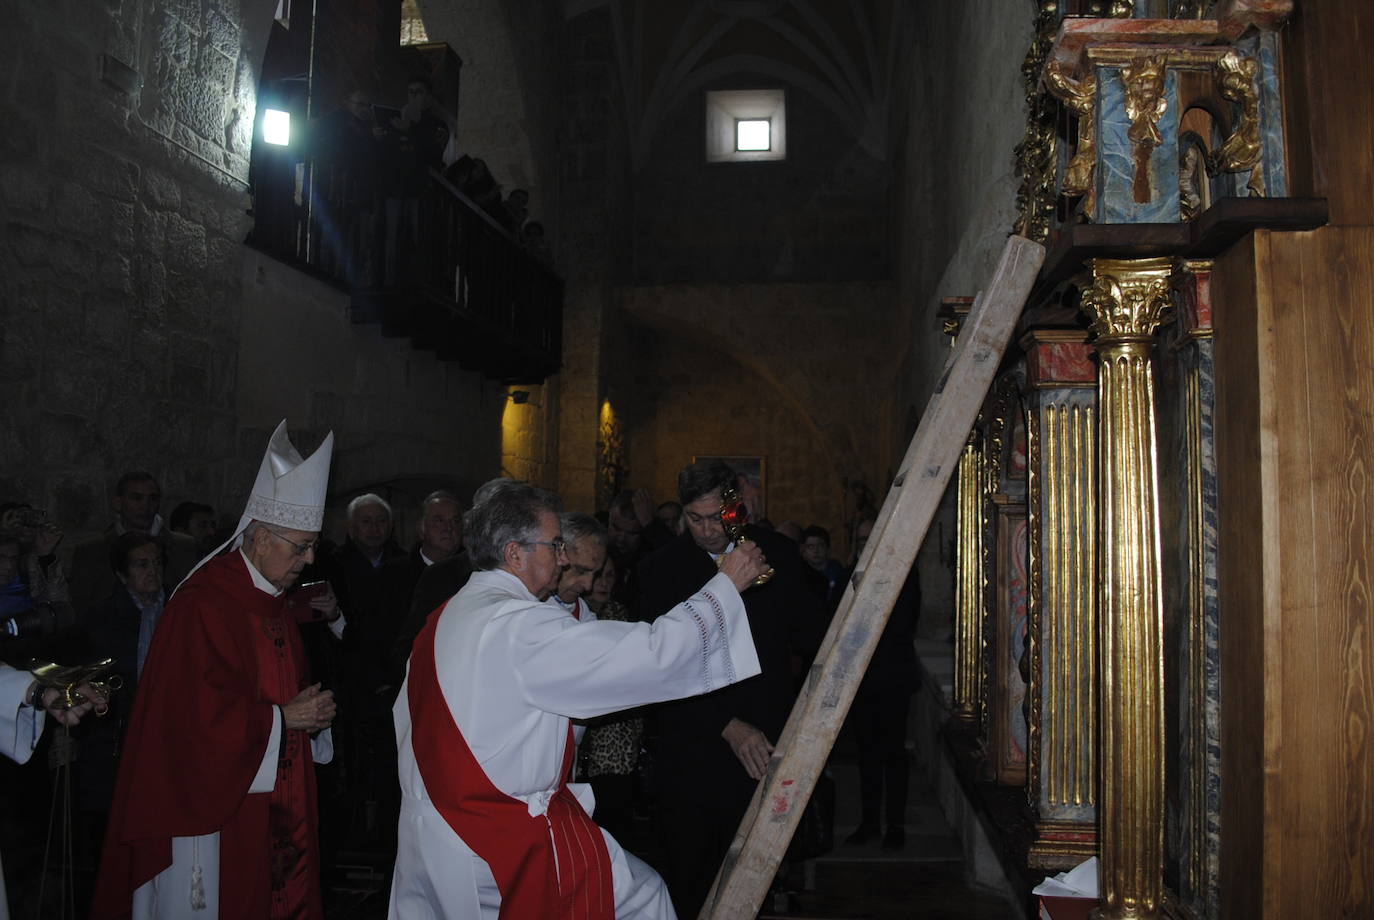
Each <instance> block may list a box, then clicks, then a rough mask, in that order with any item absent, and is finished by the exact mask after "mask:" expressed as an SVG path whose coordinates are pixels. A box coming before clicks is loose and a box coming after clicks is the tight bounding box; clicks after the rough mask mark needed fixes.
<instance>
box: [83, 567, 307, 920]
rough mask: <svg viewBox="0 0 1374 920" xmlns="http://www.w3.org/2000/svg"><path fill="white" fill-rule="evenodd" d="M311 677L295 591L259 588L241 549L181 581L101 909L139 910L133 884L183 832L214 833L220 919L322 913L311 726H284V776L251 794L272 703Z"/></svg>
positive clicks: (118, 794)
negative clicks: (290, 595) (290, 608)
mask: <svg viewBox="0 0 1374 920" xmlns="http://www.w3.org/2000/svg"><path fill="white" fill-rule="evenodd" d="M306 684H307V676H306V664H305V652H304V649H303V647H302V645H301V639H300V631H299V628H298V627H297V625H296V623H295V621H294V619H293V618H292V617H291V616H290V615H289V613H288V612H287V606H286V602H285V600H284V598H281V597H272V596H271V595H268V594H266V593H264V592H262V591H260V590H258V589H257V588H255V587H254V586H253V581H252V578H251V577H250V575H249V573H248V567H247V564H246V563H245V562H244V560H243V557H242V556H241V555H240V554H239V553H238V552H231V553H229V554H228V555H226V556H221V557H220V558H218V559H215V560H213V561H211V562H209V563H207V564H206V565H205V566H204V567H202V568H201V570H200V571H199V572H197V573H196V574H195V575H194V576H192V578H191V579H190V580H189V581H187V582H186V583H185V584H184V585H182V586H181V588H180V589H178V590H177V592H176V594H175V595H174V596H173V597H172V600H171V601H170V602H169V603H168V605H167V609H166V611H165V612H164V613H163V615H162V618H161V620H160V621H159V622H158V626H157V631H156V633H155V634H154V636H153V643H152V647H151V649H150V650H149V652H148V659H147V662H146V664H145V665H144V669H143V675H142V677H141V679H140V680H139V684H138V699H137V700H136V701H135V703H134V711H133V715H132V718H131V719H130V724H129V731H128V734H127V735H126V737H125V742H124V752H123V754H122V756H121V757H120V764H119V780H118V784H117V785H116V787H115V797H114V805H113V807H112V809H111V812H110V823H109V830H108V832H107V834H106V837H105V849H104V852H103V854H102V856H101V863H100V875H99V877H98V879H97V881H96V892H95V900H94V906H93V908H92V912H91V916H92V918H93V920H104V918H119V917H127V916H129V914H130V911H131V909H132V900H133V892H134V891H135V889H137V888H138V887H139V886H141V885H143V884H144V883H145V882H147V881H149V880H150V879H152V878H153V877H154V876H156V875H157V874H158V873H159V872H161V871H162V870H164V869H166V868H167V867H168V866H170V865H171V862H172V838H173V837H199V836H203V835H205V834H210V833H213V832H216V831H218V832H219V834H220V861H219V873H220V877H219V916H220V917H221V920H235V918H250V917H251V918H259V917H261V918H274V920H275V918H292V920H318V918H321V917H322V916H323V908H322V905H321V894H320V872H319V846H318V840H317V829H318V822H317V820H316V815H315V767H314V762H313V760H312V758H311V750H310V737H309V735H308V734H307V733H306V732H303V731H287V730H285V729H283V732H282V735H283V742H282V745H281V751H280V758H279V760H278V763H277V778H276V786H275V788H274V789H273V791H272V792H270V793H254V794H251V795H250V794H249V792H248V789H249V786H250V785H251V784H252V781H253V777H254V776H255V775H256V774H257V771H258V767H259V766H260V765H261V763H262V758H263V752H264V751H266V749H267V742H268V737H269V735H270V734H271V730H272V705H271V704H273V703H275V704H281V703H286V702H288V701H290V700H291V699H292V698H293V697H294V696H295V695H296V694H297V693H299V692H300V691H301V690H302V689H304V688H305V686H306ZM162 896H163V897H181V896H182V895H181V894H180V893H177V892H163V894H162ZM186 896H188V897H189V892H188V893H187V895H186Z"/></svg>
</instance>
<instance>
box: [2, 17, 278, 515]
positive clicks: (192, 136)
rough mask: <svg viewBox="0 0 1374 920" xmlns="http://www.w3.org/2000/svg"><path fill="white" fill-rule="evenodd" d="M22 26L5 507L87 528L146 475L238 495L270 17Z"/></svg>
mask: <svg viewBox="0 0 1374 920" xmlns="http://www.w3.org/2000/svg"><path fill="white" fill-rule="evenodd" d="M266 15H267V17H269V19H268V22H270V15H271V14H270V11H268V13H267V14H266ZM4 21H5V27H4V29H2V30H0V61H3V63H0V71H2V72H3V77H0V87H3V89H0V120H3V122H4V123H5V125H6V130H5V131H4V132H2V133H0V278H3V280H2V281H0V330H3V331H0V337H2V339H0V350H2V351H0V374H3V379H4V383H5V386H6V389H7V393H6V399H5V400H3V404H4V408H3V409H0V416H2V417H3V421H0V427H2V428H3V431H4V437H3V439H0V441H2V442H3V446H0V494H2V495H3V496H4V497H5V498H15V499H21V500H28V501H31V502H33V503H34V504H37V505H42V506H44V507H47V508H48V509H49V510H50V511H51V512H53V513H54V515H55V516H56V518H57V520H58V521H59V522H60V523H61V524H62V526H64V527H65V528H67V529H68V531H69V532H74V533H75V534H77V535H79V534H80V533H81V532H82V531H89V530H93V529H96V528H99V527H103V526H104V525H105V524H106V523H107V520H108V516H109V513H110V512H109V506H108V492H109V488H110V486H111V484H112V480H113V477H114V475H116V474H117V472H118V471H120V470H123V469H127V468H131V467H145V468H148V469H150V470H151V471H153V472H154V473H156V474H157V475H158V476H159V477H160V479H161V481H162V486H163V491H164V493H165V495H166V498H167V500H168V501H169V502H172V501H176V500H179V499H181V498H186V497H191V496H195V497H208V498H211V499H212V500H221V499H222V498H223V496H224V495H225V493H226V489H227V485H226V475H227V473H228V471H229V469H230V467H231V465H232V464H230V463H229V462H227V460H226V458H232V457H233V456H234V455H235V452H236V448H237V431H236V419H235V415H234V391H235V386H236V380H237V361H236V357H235V355H236V349H237V344H238V336H239V319H240V307H239V290H240V277H241V270H242V266H241V250H242V247H241V245H240V240H242V239H243V236H244V233H245V231H246V230H247V227H248V218H247V217H246V215H245V210H246V208H247V206H248V198H247V195H246V185H245V180H246V178H247V157H248V152H249V143H250V138H251V126H252V122H253V85H252V84H253V72H254V69H255V67H256V62H255V61H254V59H253V58H254V54H255V53H256V52H254V51H253V50H252V48H253V47H254V46H255V44H258V45H259V46H260V43H259V41H258V40H259V39H260V37H261V36H264V35H265V32H266V26H267V24H268V22H263V21H256V22H253V23H245V22H244V21H243V19H242V17H241V14H240V12H239V4H238V3H237V2H232V0H230V2H224V3H217V4H213V5H210V4H199V3H196V4H186V3H169V2H151V3H140V4H135V3H104V4H89V3H82V2H75V0H72V2H52V3H41V4H38V3H6V4H5V11H4ZM102 74H108V75H109V79H110V80H112V81H115V82H120V80H119V78H120V77H121V76H126V77H129V78H131V79H132V80H134V81H141V88H139V87H138V86H137V85H136V84H135V83H129V82H123V83H122V84H121V85H122V86H123V87H124V89H132V90H133V93H132V94H128V93H126V92H124V91H123V90H122V89H120V88H116V86H115V85H112V83H111V82H107V81H105V80H102Z"/></svg>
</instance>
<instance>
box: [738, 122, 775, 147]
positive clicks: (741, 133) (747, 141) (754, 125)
mask: <svg viewBox="0 0 1374 920" xmlns="http://www.w3.org/2000/svg"><path fill="white" fill-rule="evenodd" d="M769 128H770V125H769V122H768V119H766V118H758V119H745V118H738V119H736V120H735V149H736V150H772V149H773V139H772V131H771V130H769Z"/></svg>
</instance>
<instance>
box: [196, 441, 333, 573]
mask: <svg viewBox="0 0 1374 920" xmlns="http://www.w3.org/2000/svg"><path fill="white" fill-rule="evenodd" d="M333 457H334V432H332V431H331V432H329V434H327V435H325V438H324V441H323V443H321V444H320V446H319V447H318V448H316V450H315V452H314V453H313V454H311V455H310V459H308V460H303V459H301V455H300V452H299V451H297V450H296V448H295V446H294V445H293V444H292V443H291V438H290V437H289V436H288V435H287V433H286V419H282V421H281V424H279V425H277V430H276V431H274V432H272V437H271V438H269V439H268V441H267V452H266V453H264V454H263V455H262V465H261V466H259V467H258V478H257V479H256V480H254V482H253V492H252V494H251V495H249V496H248V504H247V505H246V506H245V507H244V509H243V516H242V517H240V518H239V524H238V527H236V528H235V529H234V533H233V534H232V535H231V536H230V537H229V539H228V540H225V541H224V542H223V543H222V544H220V545H219V546H218V547H217V548H216V549H215V550H214V552H212V553H210V555H208V556H206V557H205V558H204V559H202V560H200V562H197V563H196V566H195V568H194V569H191V571H190V572H189V573H187V575H186V578H190V577H191V575H193V574H195V572H196V569H199V568H200V567H201V566H203V565H204V564H205V563H207V562H209V561H210V560H211V559H213V558H215V557H216V556H218V555H219V554H220V553H222V552H224V551H225V550H226V549H228V548H229V547H230V546H238V545H239V544H240V543H241V542H242V540H243V531H244V530H245V529H246V528H247V527H248V524H249V522H250V521H262V522H263V523H265V524H275V525H277V526H278V527H285V528H287V529H288V530H301V531H305V532H307V533H318V532H319V530H320V528H321V527H322V526H323V525H324V500H325V495H326V494H327V492H328V490H329V463H330V461H331V460H332V459H333ZM182 584H185V579H183V580H182ZM178 587H180V585H178Z"/></svg>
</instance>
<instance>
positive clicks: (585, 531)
mask: <svg viewBox="0 0 1374 920" xmlns="http://www.w3.org/2000/svg"><path fill="white" fill-rule="evenodd" d="M558 523H559V524H560V525H561V526H562V528H563V540H564V542H566V543H567V544H568V549H569V550H572V549H575V548H576V547H577V546H578V545H580V544H581V543H582V541H583V540H590V541H591V542H593V543H595V544H596V545H597V546H605V545H606V528H605V527H603V526H601V522H600V521H598V520H597V519H596V518H594V517H592V516H591V515H590V514H584V513H582V512H581V511H567V512H564V513H563V514H562V515H560V516H559V518H558Z"/></svg>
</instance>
